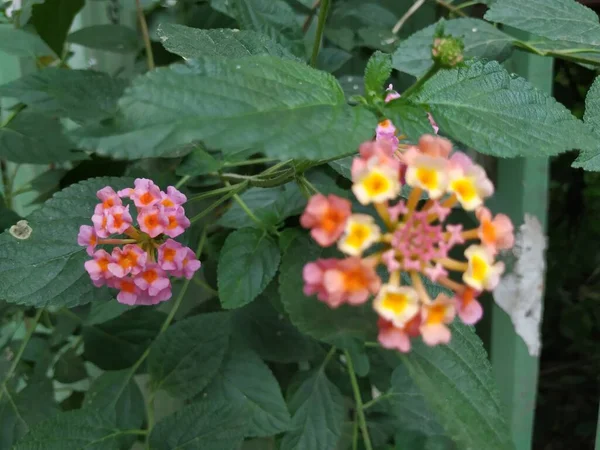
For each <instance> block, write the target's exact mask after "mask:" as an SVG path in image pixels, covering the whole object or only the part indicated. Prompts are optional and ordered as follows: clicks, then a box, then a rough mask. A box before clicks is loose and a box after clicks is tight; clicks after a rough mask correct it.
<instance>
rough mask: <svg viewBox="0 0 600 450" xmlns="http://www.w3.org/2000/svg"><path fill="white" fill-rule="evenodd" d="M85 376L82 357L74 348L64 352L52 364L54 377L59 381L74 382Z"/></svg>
mask: <svg viewBox="0 0 600 450" xmlns="http://www.w3.org/2000/svg"><path fill="white" fill-rule="evenodd" d="M84 378H87V370H86V368H85V364H84V363H83V358H81V356H79V355H78V354H77V353H76V352H75V350H73V349H69V350H67V351H66V352H64V353H63V354H62V355H60V357H59V358H58V360H57V361H56V364H55V365H54V379H55V380H56V381H60V382H61V383H75V382H77V381H81V380H83V379H84Z"/></svg>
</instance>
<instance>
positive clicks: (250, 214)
mask: <svg viewBox="0 0 600 450" xmlns="http://www.w3.org/2000/svg"><path fill="white" fill-rule="evenodd" d="M225 186H231V184H229V181H227V180H225ZM233 199H234V200H235V201H236V202H237V204H238V205H240V207H241V208H242V209H243V210H244V212H245V213H246V215H247V216H248V217H250V219H252V221H253V222H254V223H255V224H257V225H258V226H259V227H260V228H263V229H264V228H265V224H264V223H262V220H260V219H259V218H258V217H256V214H254V213H253V212H252V210H251V209H250V208H249V207H248V205H246V202H245V201H244V200H242V197H240V196H239V195H238V194H233Z"/></svg>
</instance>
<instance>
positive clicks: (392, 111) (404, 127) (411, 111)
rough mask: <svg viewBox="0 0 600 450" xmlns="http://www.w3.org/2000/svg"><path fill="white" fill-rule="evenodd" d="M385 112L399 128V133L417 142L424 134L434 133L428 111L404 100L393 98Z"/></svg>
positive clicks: (386, 106)
mask: <svg viewBox="0 0 600 450" xmlns="http://www.w3.org/2000/svg"><path fill="white" fill-rule="evenodd" d="M384 114H385V116H386V117H388V118H389V119H390V120H391V121H392V122H393V123H394V126H395V127H396V128H397V129H398V133H399V134H405V135H406V136H408V138H409V139H410V140H411V141H413V142H417V141H418V140H419V138H420V137H421V136H423V135H424V134H433V132H434V131H433V127H432V126H431V122H429V118H428V117H427V111H425V110H424V109H423V108H422V107H420V106H416V105H413V104H411V103H407V102H406V101H404V100H393V101H391V102H390V103H387V104H386V105H385V109H384Z"/></svg>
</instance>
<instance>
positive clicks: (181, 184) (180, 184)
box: [175, 175, 192, 189]
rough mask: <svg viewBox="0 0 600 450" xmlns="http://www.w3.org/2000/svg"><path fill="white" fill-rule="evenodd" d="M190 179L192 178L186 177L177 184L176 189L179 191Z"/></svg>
mask: <svg viewBox="0 0 600 450" xmlns="http://www.w3.org/2000/svg"><path fill="white" fill-rule="evenodd" d="M190 178H192V177H191V176H189V175H186V176H184V177H183V178H182V179H181V180H179V181H178V182H177V184H176V185H175V189H179V188H180V187H181V186H183V185H184V184H185V183H187V182H188V181H189V180H190Z"/></svg>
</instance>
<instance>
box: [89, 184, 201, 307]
mask: <svg viewBox="0 0 600 450" xmlns="http://www.w3.org/2000/svg"><path fill="white" fill-rule="evenodd" d="M97 196H98V199H99V200H100V203H98V204H97V205H96V208H95V209H94V215H93V216H92V223H93V226H90V225H82V226H81V228H80V229H79V235H78V237H77V243H78V244H79V245H82V246H85V247H87V253H88V255H90V256H91V257H92V259H91V260H89V261H86V262H85V270H86V271H87V272H88V273H89V275H90V278H91V279H92V282H93V283H94V285H95V286H98V287H100V286H104V285H106V286H108V287H110V288H114V289H118V290H119V293H118V295H117V300H118V301H119V302H120V303H124V304H127V305H154V304H157V303H160V302H163V301H165V300H168V299H170V298H171V296H172V291H171V280H170V278H169V277H170V276H174V277H186V278H187V279H191V278H192V277H193V275H194V272H196V271H197V270H198V269H199V268H200V261H198V259H196V255H195V254H194V252H193V251H192V250H191V249H190V248H188V247H185V246H183V245H182V244H180V243H179V242H177V241H175V240H174V239H172V238H175V237H177V236H179V235H181V234H182V233H183V232H184V231H185V229H186V228H188V227H189V226H190V221H189V219H188V218H187V217H186V215H185V210H184V208H183V206H182V205H183V204H184V203H185V202H186V201H187V198H186V196H185V195H184V194H182V193H181V192H179V191H178V190H177V189H176V188H174V187H173V186H169V187H168V188H167V192H163V191H161V190H160V188H159V187H158V186H157V185H156V184H154V182H152V181H151V180H148V179H145V178H138V179H136V180H135V181H134V187H133V188H127V189H123V190H121V191H118V192H115V191H114V189H113V188H111V187H110V186H106V187H104V188H102V189H100V190H99V191H98V193H97ZM124 198H128V199H130V200H131V201H132V202H133V204H134V207H135V208H136V210H137V222H138V225H137V227H136V226H135V225H134V224H133V218H132V216H131V213H130V211H129V207H130V205H125V204H123V200H122V199H124ZM113 235H124V236H127V238H124V237H123V238H119V237H116V238H115V237H113ZM98 245H112V246H114V247H113V248H112V251H111V252H110V253H109V252H108V251H106V250H105V249H98V250H97V249H96V247H97V246H98Z"/></svg>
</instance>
